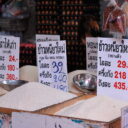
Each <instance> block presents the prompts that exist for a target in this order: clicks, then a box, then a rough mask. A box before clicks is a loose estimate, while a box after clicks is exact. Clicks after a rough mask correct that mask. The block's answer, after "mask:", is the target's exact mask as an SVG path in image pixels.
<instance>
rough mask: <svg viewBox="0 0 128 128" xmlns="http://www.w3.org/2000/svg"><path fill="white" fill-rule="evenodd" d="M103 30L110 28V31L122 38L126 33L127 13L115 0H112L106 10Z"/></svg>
mask: <svg viewBox="0 0 128 128" xmlns="http://www.w3.org/2000/svg"><path fill="white" fill-rule="evenodd" d="M103 30H109V33H110V34H112V35H113V37H116V38H118V37H119V38H122V36H124V35H125V34H126V13H125V12H124V11H123V9H121V8H120V7H119V6H118V5H117V4H116V2H115V0H110V2H109V4H108V5H107V7H106V8H105V10H104V26H103Z"/></svg>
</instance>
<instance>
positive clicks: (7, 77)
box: [6, 73, 17, 80]
mask: <svg viewBox="0 0 128 128" xmlns="http://www.w3.org/2000/svg"><path fill="white" fill-rule="evenodd" d="M6 79H7V80H17V77H16V76H15V75H14V74H8V73H7V74H6Z"/></svg>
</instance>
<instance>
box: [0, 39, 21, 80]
mask: <svg viewBox="0 0 128 128" xmlns="http://www.w3.org/2000/svg"><path fill="white" fill-rule="evenodd" d="M0 42H1V43H0V46H1V47H0V55H1V56H0V76H1V77H0V81H3V80H17V79H19V70H18V69H19V48H20V45H19V44H20V38H19V37H14V36H0Z"/></svg>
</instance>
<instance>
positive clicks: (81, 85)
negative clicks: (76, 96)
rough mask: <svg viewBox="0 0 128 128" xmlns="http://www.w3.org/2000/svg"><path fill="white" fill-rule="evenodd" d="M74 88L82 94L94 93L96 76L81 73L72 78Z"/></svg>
mask: <svg viewBox="0 0 128 128" xmlns="http://www.w3.org/2000/svg"><path fill="white" fill-rule="evenodd" d="M73 83H74V86H75V87H77V88H78V89H79V90H81V91H83V92H87V91H96V88H97V76H95V75H92V74H90V73H82V74H78V75H75V76H74V77H73Z"/></svg>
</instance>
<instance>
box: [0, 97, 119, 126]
mask: <svg viewBox="0 0 128 128" xmlns="http://www.w3.org/2000/svg"><path fill="white" fill-rule="evenodd" d="M94 96H95V95H82V96H78V97H76V98H73V99H71V100H68V101H65V102H63V103H60V104H56V105H52V106H50V107H46V108H43V109H40V110H37V111H23V110H16V109H10V108H0V113H5V114H11V113H12V112H29V113H36V114H43V115H49V116H54V117H60V118H68V119H72V120H81V121H84V122H86V123H87V124H89V125H90V126H91V125H97V126H99V128H121V119H120V118H118V119H115V120H112V121H111V122H101V121H94V120H86V119H76V118H70V117H64V116H55V115H54V113H55V112H57V111H59V110H61V109H63V108H64V107H67V106H69V105H72V104H75V103H76V102H78V101H80V100H84V99H85V100H86V99H88V98H92V97H94ZM92 128H93V127H92Z"/></svg>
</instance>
